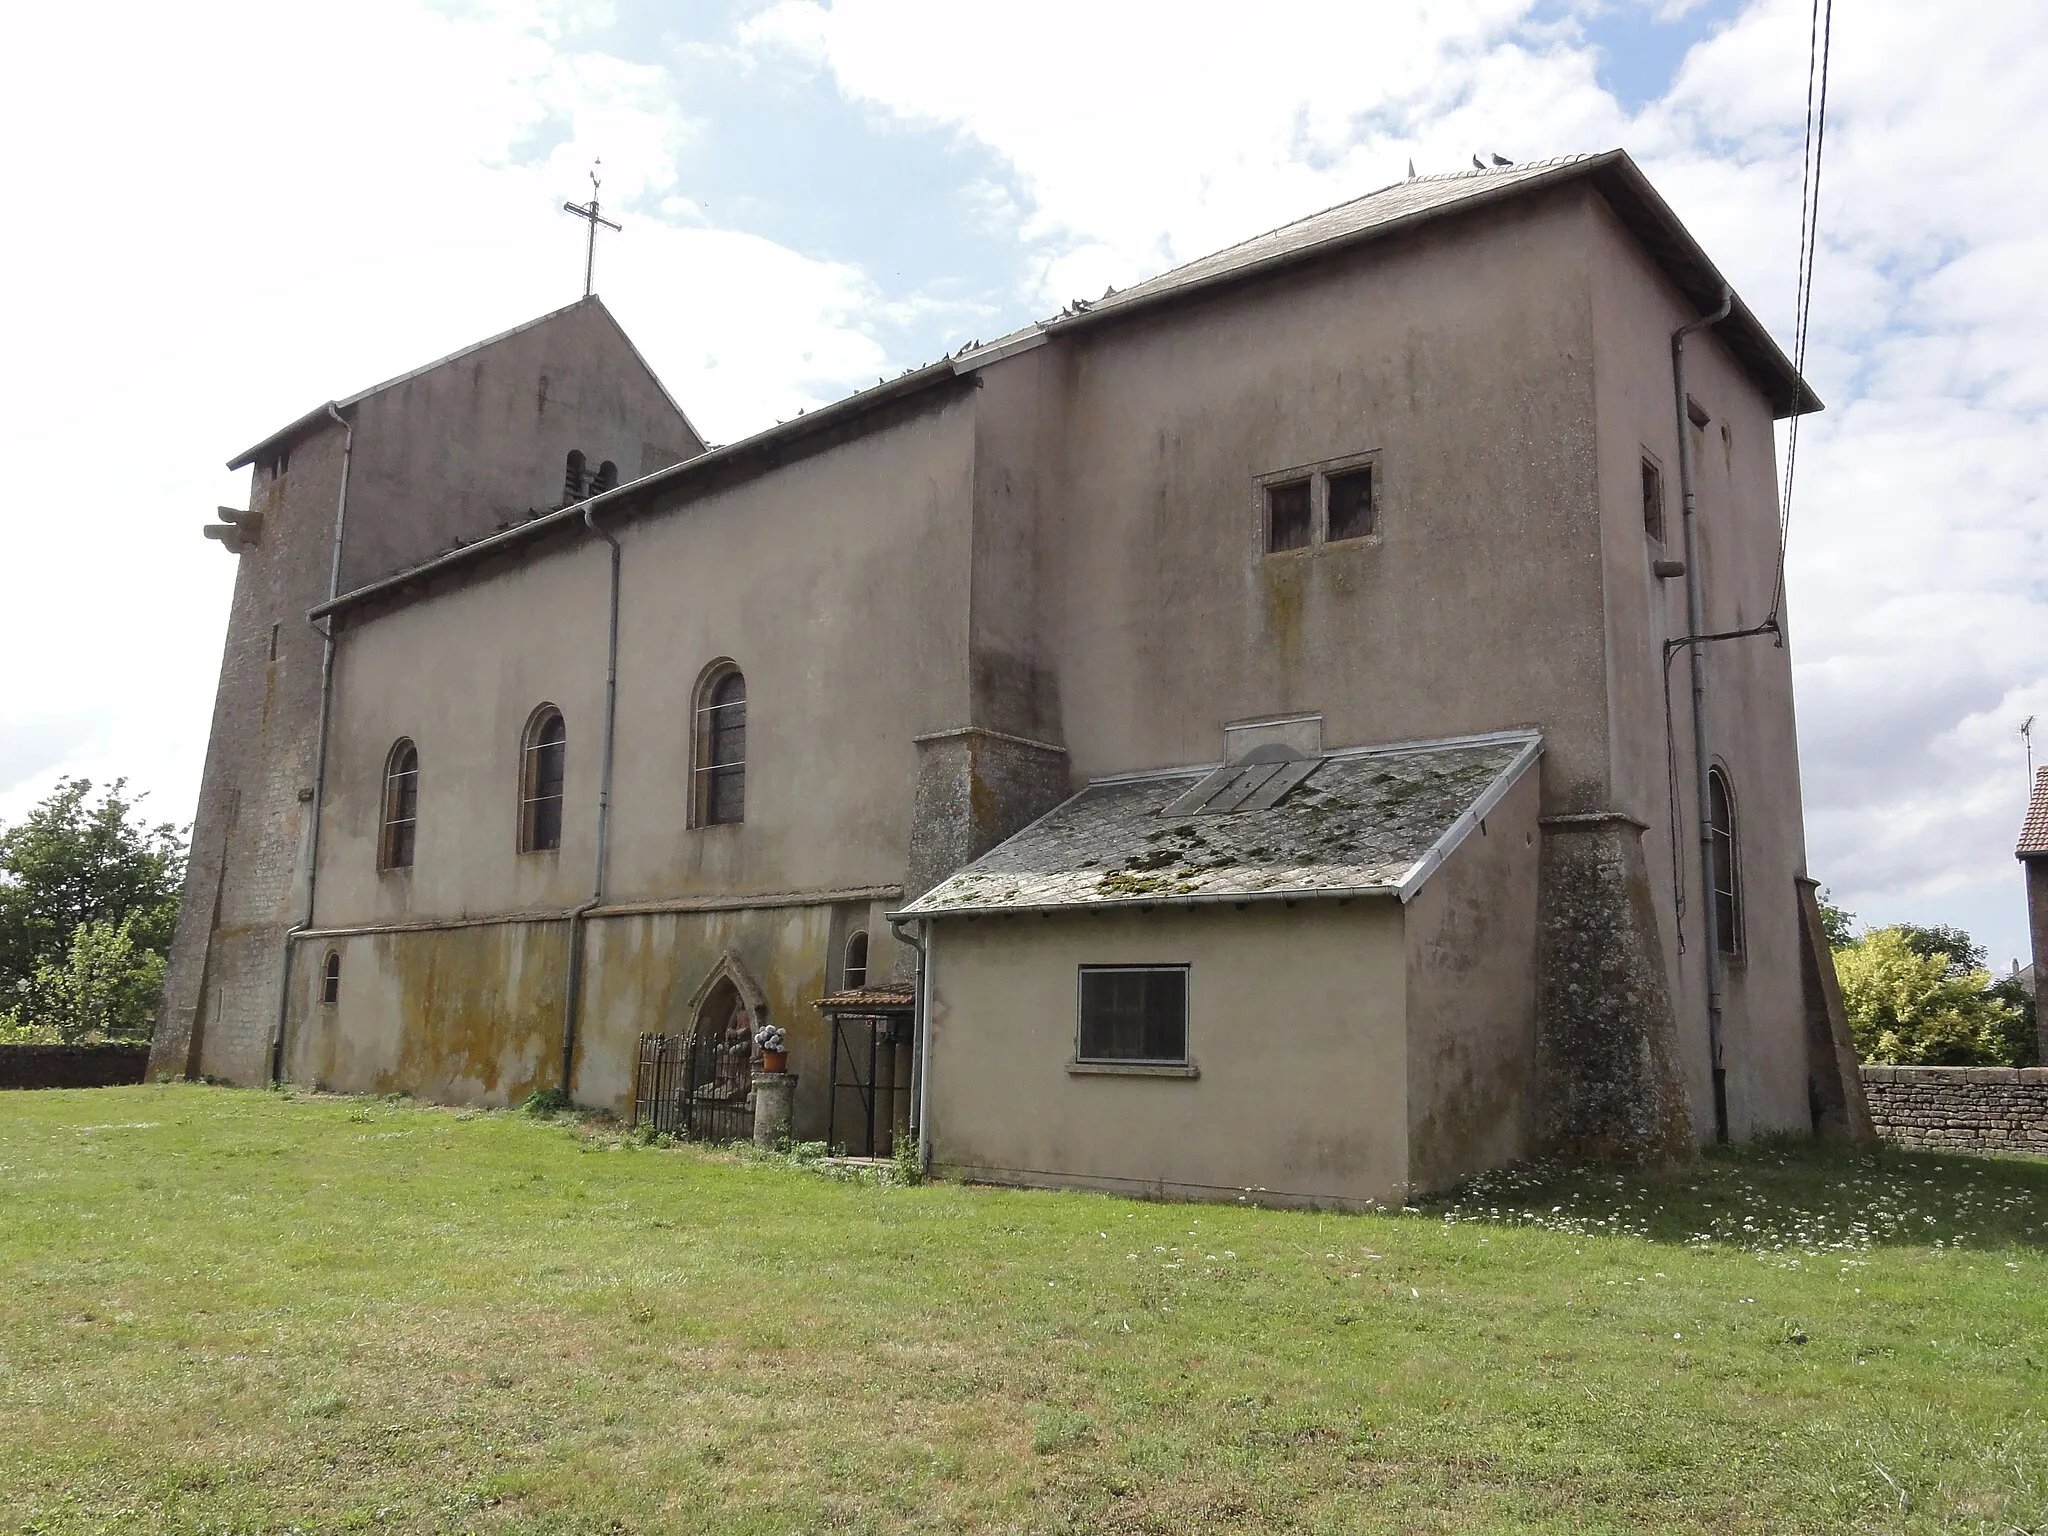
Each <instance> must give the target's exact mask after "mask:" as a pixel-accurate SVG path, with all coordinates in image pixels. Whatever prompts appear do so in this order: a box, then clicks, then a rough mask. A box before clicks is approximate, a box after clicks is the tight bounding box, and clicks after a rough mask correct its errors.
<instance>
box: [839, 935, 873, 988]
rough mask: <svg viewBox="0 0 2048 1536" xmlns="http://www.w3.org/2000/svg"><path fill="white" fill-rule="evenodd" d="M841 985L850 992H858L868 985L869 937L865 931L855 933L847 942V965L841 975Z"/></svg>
mask: <svg viewBox="0 0 2048 1536" xmlns="http://www.w3.org/2000/svg"><path fill="white" fill-rule="evenodd" d="M839 984H840V985H841V986H842V987H844V988H845V989H846V990H847V991H849V992H858V991H860V990H861V988H863V987H865V986H866V985H867V984H868V936H867V933H866V932H865V931H861V932H857V933H855V934H854V935H853V936H852V937H851V938H849V939H848V940H847V941H846V965H845V967H844V969H843V970H842V971H841V973H840V979H839Z"/></svg>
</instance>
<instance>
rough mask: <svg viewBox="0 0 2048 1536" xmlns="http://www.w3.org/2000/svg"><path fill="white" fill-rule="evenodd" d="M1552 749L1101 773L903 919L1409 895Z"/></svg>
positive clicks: (1498, 742)
mask: <svg viewBox="0 0 2048 1536" xmlns="http://www.w3.org/2000/svg"><path fill="white" fill-rule="evenodd" d="M1542 750H1543V738H1542V737H1541V736H1540V735H1538V734H1537V733H1536V732H1534V731H1509V732H1503V733H1501V734H1498V735H1492V736H1467V737H1460V738H1457V739H1454V740H1448V741H1438V742H1409V743H1403V744H1400V745H1395V746H1385V747H1360V748H1352V749H1349V750H1345V751H1338V752H1330V753H1326V754H1324V755H1323V756H1322V757H1320V758H1313V759H1294V760H1292V761H1291V762H1290V761H1288V760H1286V759H1276V760H1271V761H1268V762H1265V763H1252V762H1250V761H1247V762H1245V763H1239V764H1234V765H1228V766H1220V767H1219V766H1210V767H1201V768H1170V769H1165V770H1162V771H1159V772H1156V773H1142V774H1126V775H1119V776H1117V777H1114V778H1106V779H1098V780H1096V781H1095V782H1094V783H1091V784H1090V785H1089V786H1088V787H1087V788H1086V789H1084V790H1082V791H1081V793H1080V794H1078V795H1076V796H1074V797H1073V798H1072V799H1071V800H1068V801H1067V802H1065V803H1064V804H1063V805H1060V806H1059V807H1057V808H1056V809H1054V810H1053V811H1051V812H1049V813H1047V814H1046V815H1044V816H1042V817H1040V818H1039V819H1038V820H1037V821H1035V822H1033V823H1032V824H1031V825H1030V826H1028V827H1026V828H1025V829H1024V830H1023V831H1022V832H1019V833H1018V834H1017V835H1016V836H1015V837H1012V838H1011V839H1010V840H1009V841H1008V842H1005V843H1003V844H1001V845H999V846H998V847H996V848H993V849H991V850H990V851H989V852H987V853H985V854H983V855H982V856H981V857H980V858H978V859H976V860H975V861H974V862H973V863H972V864H970V865H968V866H967V867H966V868H965V869H963V870H961V871H960V872H959V873H958V874H956V875H953V876H952V877H951V878H949V879H947V880H944V881H942V882H941V883H940V884H939V885H937V886H936V887H934V888H933V889H932V890H930V891H928V892H926V893H925V894H924V895H922V896H920V897H919V898H918V899H917V900H916V901H913V902H911V903H910V904H909V905H908V906H907V907H905V908H904V909H903V912H902V914H901V915H902V916H904V917H950V916H964V915H968V914H973V913H1005V912H1008V913H1014V912H1052V911H1058V910H1062V909H1101V908H1105V907H1145V906H1157V905H1169V906H1170V905H1180V904H1188V905H1192V904H1195V903H1201V902H1217V901H1228V902H1233V903H1235V902H1247V901H1271V900H1293V899H1299V898H1302V897H1334V896H1368V895H1387V896H1398V897H1399V898H1400V899H1401V900H1402V901H1404V902H1405V901H1407V900H1409V899H1410V898H1412V897H1413V896H1414V895H1415V893H1416V892H1417V891H1418V890H1420V889H1421V887H1422V883H1423V881H1425V880H1426V879H1428V878H1429V875H1430V873H1431V872H1432V871H1433V870H1435V869H1436V867H1437V866H1438V865H1439V864H1441V863H1442V862H1443V861H1444V859H1446V858H1447V857H1449V855H1450V853H1451V851H1452V850H1453V849H1454V848H1456V847H1457V846H1458V844H1459V843H1460V842H1461V841H1463V840H1464V838H1465V835H1466V834H1467V833H1468V832H1470V831H1471V830H1472V828H1473V827H1475V826H1477V825H1478V824H1479V821H1480V819H1481V818H1482V817H1484V816H1485V815H1487V813H1488V812H1490V811H1491V810H1492V809H1493V808H1494V806H1496V805H1498V804H1499V803H1500V800H1501V797H1502V796H1504V795H1505V794H1506V793H1507V792H1508V790H1509V788H1510V787H1511V786H1512V785H1513V784H1514V783H1515V781H1516V780H1517V779H1519V778H1520V777H1521V776H1522V775H1523V774H1524V773H1525V772H1527V771H1528V769H1529V767H1530V765H1531V764H1533V763H1534V762H1535V761H1536V759H1537V757H1538V756H1539V755H1540V754H1541V753H1542ZM1304 764H1306V765H1308V766H1309V770H1310V771H1308V772H1307V773H1306V774H1304V773H1302V772H1301V767H1302V766H1303V765H1304ZM1276 784H1278V785H1281V786H1282V788H1281V792H1280V795H1279V798H1278V800H1277V802H1274V803H1270V804H1269V803H1267V802H1268V801H1270V800H1272V793H1271V790H1272V788H1273V786H1275V785H1276ZM1261 791H1266V792H1265V793H1261Z"/></svg>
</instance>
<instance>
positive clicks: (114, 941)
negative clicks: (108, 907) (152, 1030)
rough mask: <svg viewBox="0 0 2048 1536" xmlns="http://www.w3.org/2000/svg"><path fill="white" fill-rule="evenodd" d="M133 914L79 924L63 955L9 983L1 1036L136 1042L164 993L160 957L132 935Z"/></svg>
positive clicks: (19, 1039) (145, 1034) (143, 1036)
mask: <svg viewBox="0 0 2048 1536" xmlns="http://www.w3.org/2000/svg"><path fill="white" fill-rule="evenodd" d="M135 930H136V917H135V914H134V913H130V914H129V915H128V916H127V917H124V918H122V919H121V921H120V922H119V923H97V922H87V923H80V924H79V925H78V926H77V927H76V928H74V929H73V930H72V933H71V945H70V950H69V952H68V953H67V954H66V955H65V956H64V957H63V959H62V961H61V962H59V963H57V964H49V963H45V964H43V965H39V966H38V967H37V968H36V971H35V974H34V975H33V976H30V977H23V978H21V979H19V980H17V981H16V982H15V985H14V992H15V999H16V1001H15V1003H14V1006H13V1007H12V1008H10V1009H8V1010H7V1011H6V1012H4V1013H0V1039H5V1040H10V1041H13V1042H15V1043H26V1042H29V1041H34V1040H44V1041H58V1042H62V1043H63V1044H66V1045H76V1044H78V1043H80V1042H82V1041H88V1040H140V1039H146V1038H148V1036H149V1025H150V1015H151V1013H152V1012H153V1011H154V1010H155V1008H156V1001H157V998H158V997H159V996H160V995H161V994H162V992H163V986H164V957H163V956H162V955H161V954H160V953H158V952H157V951H155V950H153V949H146V948H144V947H143V946H142V945H141V944H140V943H138V942H137V939H136V931H135Z"/></svg>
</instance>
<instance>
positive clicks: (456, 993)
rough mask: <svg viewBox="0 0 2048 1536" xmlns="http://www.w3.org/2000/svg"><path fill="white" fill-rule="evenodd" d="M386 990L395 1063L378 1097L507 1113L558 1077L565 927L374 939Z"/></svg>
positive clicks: (517, 926)
mask: <svg viewBox="0 0 2048 1536" xmlns="http://www.w3.org/2000/svg"><path fill="white" fill-rule="evenodd" d="M372 947H373V948H374V951H375V954H376V957H377V962H378V966H379V969H380V970H383V971H385V972H387V973H388V974H389V976H390V977H391V978H392V980H393V981H394V982H395V991H396V1002H397V1012H398V1019H397V1023H398V1054H397V1059H396V1060H395V1061H394V1062H392V1063H391V1064H390V1065H389V1066H387V1067H386V1068H384V1069H383V1070H382V1071H380V1072H379V1073H378V1074H377V1080H376V1083H375V1087H376V1089H377V1090H378V1091H379V1092H387V1093H389V1092H406V1093H414V1094H418V1095H419V1096H420V1097H422V1098H429V1099H436V1100H440V1101H442V1102H448V1103H462V1104H516V1103H518V1102H519V1101H520V1100H522V1099H524V1098H525V1097H526V1096H527V1095H528V1094H530V1093H532V1092H533V1091H534V1090H535V1089H537V1088H546V1087H553V1086H555V1080H556V1077H557V1076H558V1075H559V1072H560V1065H559V1053H560V1051H561V1041H562V1003H563V990H562V989H563V982H564V974H565V969H566V966H567V961H568V952H567V933H566V925H564V924H562V923H506V924H501V925H493V926H490V927H477V928H455V929H448V930H444V931H441V932H435V933H399V934H380V935H377V936H375V937H374V939H373V940H372Z"/></svg>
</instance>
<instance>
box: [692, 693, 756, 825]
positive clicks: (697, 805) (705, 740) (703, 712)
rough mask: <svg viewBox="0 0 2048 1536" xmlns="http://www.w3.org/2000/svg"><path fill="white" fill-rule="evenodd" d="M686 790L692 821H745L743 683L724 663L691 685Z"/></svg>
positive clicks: (712, 822) (745, 714) (713, 823)
mask: <svg viewBox="0 0 2048 1536" xmlns="http://www.w3.org/2000/svg"><path fill="white" fill-rule="evenodd" d="M695 716H696V726H695V734H696V742H695V745H694V751H693V756H694V762H693V770H694V771H693V774H692V777H693V778H694V779H695V783H694V785H693V786H692V789H691V804H692V810H693V812H694V816H693V820H694V821H695V823H696V825H698V826H700V827H717V826H726V825H730V824H732V823H735V822H741V821H745V820H746V817H747V680H746V678H745V677H744V676H743V675H742V674H741V672H740V669H739V668H738V667H736V666H734V665H733V664H732V663H731V662H729V661H724V662H717V663H714V664H713V665H712V666H711V667H710V668H709V669H708V670H707V671H706V672H705V674H704V677H703V680H702V681H701V682H699V683H698V685H697V707H696V711H695Z"/></svg>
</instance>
